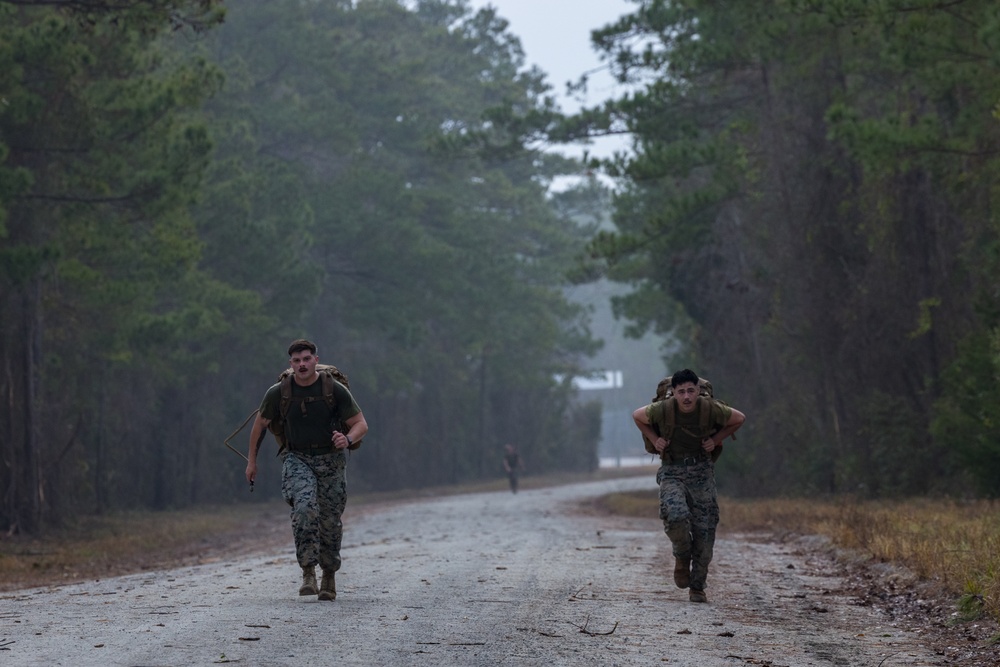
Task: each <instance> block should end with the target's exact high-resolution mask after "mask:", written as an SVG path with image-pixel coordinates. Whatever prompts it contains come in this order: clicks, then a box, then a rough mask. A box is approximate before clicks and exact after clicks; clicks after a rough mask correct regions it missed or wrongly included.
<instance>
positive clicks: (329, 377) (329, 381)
mask: <svg viewBox="0 0 1000 667" xmlns="http://www.w3.org/2000/svg"><path fill="white" fill-rule="evenodd" d="M319 377H320V382H322V383H323V400H325V401H326V405H327V407H328V408H330V412H333V411H334V410H335V409H336V407H337V399H336V398H334V396H333V383H334V382H336V380H334V378H333V373H331V372H329V371H322V372H320V374H319Z"/></svg>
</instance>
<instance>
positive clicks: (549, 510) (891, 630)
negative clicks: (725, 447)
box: [0, 478, 942, 667]
mask: <svg viewBox="0 0 1000 667" xmlns="http://www.w3.org/2000/svg"><path fill="white" fill-rule="evenodd" d="M642 488H650V489H653V488H655V482H654V480H653V479H652V478H629V479H623V480H611V481H604V482H592V483H585V484H576V485H571V486H564V487H556V488H546V489H540V490H527V491H522V492H520V493H518V494H516V495H514V494H511V493H509V492H506V493H483V494H471V495H461V496H449V497H443V498H435V499H427V500H420V501H416V502H407V503H404V504H391V505H390V504H386V505H372V506H362V507H359V508H357V509H353V508H350V507H349V508H348V512H347V513H346V514H345V517H344V519H345V531H346V534H345V545H344V547H345V548H344V553H343V555H344V566H343V569H342V570H341V572H340V573H339V574H338V576H337V589H338V598H337V600H336V601H334V602H319V601H317V599H316V598H315V597H299V596H298V594H297V593H298V585H299V578H300V575H299V570H298V568H297V566H296V564H295V560H294V556H293V553H292V546H291V538H290V537H289V543H288V545H287V546H285V547H283V548H281V549H274V550H272V551H270V552H268V553H263V554H256V555H253V556H248V557H246V558H244V559H241V560H237V561H233V562H226V563H213V564H208V565H199V566H196V567H188V568H182V569H177V570H169V571H161V572H155V573H146V574H142V575H134V576H125V577H117V578H112V579H104V580H99V581H91V582H86V583H81V584H74V585H66V586H60V587H55V588H41V589H28V590H20V591H15V592H13V593H7V594H3V595H2V596H0V666H2V667H20V666H22V665H44V666H46V667H49V666H52V665H72V666H74V667H88V666H92V665H93V666H100V667H111V666H119V665H126V666H137V667H138V666H143V667H151V666H176V667H188V666H192V665H215V664H227V663H236V664H239V665H252V666H258V665H259V666H265V667H272V666H279V665H289V666H291V665H295V666H296V667H298V666H301V665H365V666H369V665H371V666H374V665H378V666H383V665H385V666H395V665H402V666H411V665H414V666H422V665H427V666H434V667H439V666H442V665H463V666H464V665H484V666H485V665H490V666H493V665H511V666H515V665H516V666H525V665H532V666H533V665H546V666H552V665H573V666H577V665H602V666H605V665H606V666H614V665H621V666H623V667H624V666H639V665H642V666H648V665H654V664H665V665H684V666H688V665H690V666H692V667H693V666H695V665H697V666H698V667H722V666H725V667H737V666H740V665H766V666H770V667H779V666H785V667H806V666H810V665H815V666H828V665H829V666H838V667H866V666H870V667H900V666H903V665H905V666H907V667H921V666H924V665H940V664H942V663H941V662H940V660H939V657H938V656H936V655H935V654H934V653H933V652H931V651H930V650H929V649H927V648H924V647H923V645H922V644H921V643H920V641H919V639H918V638H917V637H916V636H914V634H912V633H908V632H906V631H905V630H903V629H900V628H897V627H895V626H893V625H892V624H890V623H889V622H887V621H886V619H885V618H884V617H882V616H880V615H879V613H878V612H876V611H874V610H872V609H871V608H869V607H861V606H857V605H856V604H855V603H854V601H853V600H852V599H851V598H849V597H847V596H845V595H844V594H843V593H840V592H839V591H841V589H842V582H841V581H840V580H839V579H837V578H836V577H835V576H834V575H833V574H832V572H833V570H832V569H831V568H830V567H829V563H828V562H827V561H825V559H824V558H822V557H819V556H815V555H811V554H813V553H814V552H811V551H810V550H809V549H797V548H796V547H795V546H794V545H775V544H768V543H762V542H756V541H754V540H752V539H742V538H737V539H720V540H719V541H718V543H717V544H716V550H715V553H716V556H715V562H714V563H713V565H712V570H711V573H710V576H709V582H708V584H709V586H708V596H709V600H710V601H709V603H708V604H694V603H691V602H688V599H687V591H682V590H679V589H677V588H675V587H674V586H673V583H672V574H671V572H672V566H673V558H672V557H671V555H670V549H669V544H668V542H667V539H666V536H665V535H664V534H663V532H662V527H661V525H660V523H659V521H657V520H656V519H655V518H654V519H649V520H645V519H624V518H621V517H606V516H593V515H590V514H588V513H586V512H584V511H581V508H582V507H583V506H584V505H585V504H586V502H587V500H588V499H590V498H593V497H595V496H599V495H602V494H605V493H608V492H611V491H615V490H632V489H642ZM653 511H654V512H655V510H653ZM289 534H290V530H289Z"/></svg>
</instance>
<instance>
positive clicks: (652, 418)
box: [646, 397, 733, 459]
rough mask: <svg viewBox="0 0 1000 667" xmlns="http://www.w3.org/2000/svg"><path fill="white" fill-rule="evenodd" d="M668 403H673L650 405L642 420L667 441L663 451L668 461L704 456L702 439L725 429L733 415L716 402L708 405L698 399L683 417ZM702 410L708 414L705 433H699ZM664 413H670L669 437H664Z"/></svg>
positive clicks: (665, 422)
mask: <svg viewBox="0 0 1000 667" xmlns="http://www.w3.org/2000/svg"><path fill="white" fill-rule="evenodd" d="M672 400H674V399H667V400H665V401H657V402H656V403H652V404H650V405H649V406H648V407H647V408H646V417H647V418H648V419H649V423H650V424H651V425H652V426H653V427H654V428H655V429H656V431H657V432H658V433H660V434H661V435H663V437H665V438H667V437H668V438H670V447H669V448H668V449H667V451H668V452H669V454H670V457H671V458H673V459H681V458H686V457H689V456H704V455H705V450H704V449H702V446H701V441H702V439H703V438H707V437H709V436H710V435H713V434H715V433H717V432H718V431H720V430H722V429H723V428H724V427H725V426H726V424H727V423H728V422H729V418H730V417H731V416H732V414H733V410H732V408H730V407H729V406H727V405H723V404H722V403H719V402H718V401H710V400H708V399H707V398H704V397H700V398H699V399H698V405H697V407H696V408H695V410H694V412H690V413H687V414H685V413H683V412H681V411H680V410H675V408H674V405H673V404H672V403H671V401H672ZM705 409H708V410H711V411H712V412H711V414H710V416H709V419H708V426H707V427H706V428H705V432H704V433H702V429H701V426H700V424H701V410H705ZM667 410H674V432H673V435H670V434H668V433H667V430H668V428H667V414H666V411H667Z"/></svg>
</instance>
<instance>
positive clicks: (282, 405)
mask: <svg viewBox="0 0 1000 667" xmlns="http://www.w3.org/2000/svg"><path fill="white" fill-rule="evenodd" d="M279 384H280V385H281V399H280V400H279V401H278V414H280V415H281V419H282V421H284V419H285V417H287V416H288V406H289V405H291V403H292V376H291V375H282V376H281V379H280V381H279Z"/></svg>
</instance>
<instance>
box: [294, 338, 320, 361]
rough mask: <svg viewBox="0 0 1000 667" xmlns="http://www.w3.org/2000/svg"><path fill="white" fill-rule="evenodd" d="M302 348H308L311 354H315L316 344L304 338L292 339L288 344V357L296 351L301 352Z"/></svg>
mask: <svg viewBox="0 0 1000 667" xmlns="http://www.w3.org/2000/svg"><path fill="white" fill-rule="evenodd" d="M302 350H309V351H310V352H312V353H313V354H316V344H315V343H313V342H312V341H308V340H306V339H305V338H299V339H298V340H293V341H292V344H291V345H289V346H288V356H289V357H290V356H292V355H293V354H295V353H296V352H301V351H302Z"/></svg>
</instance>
